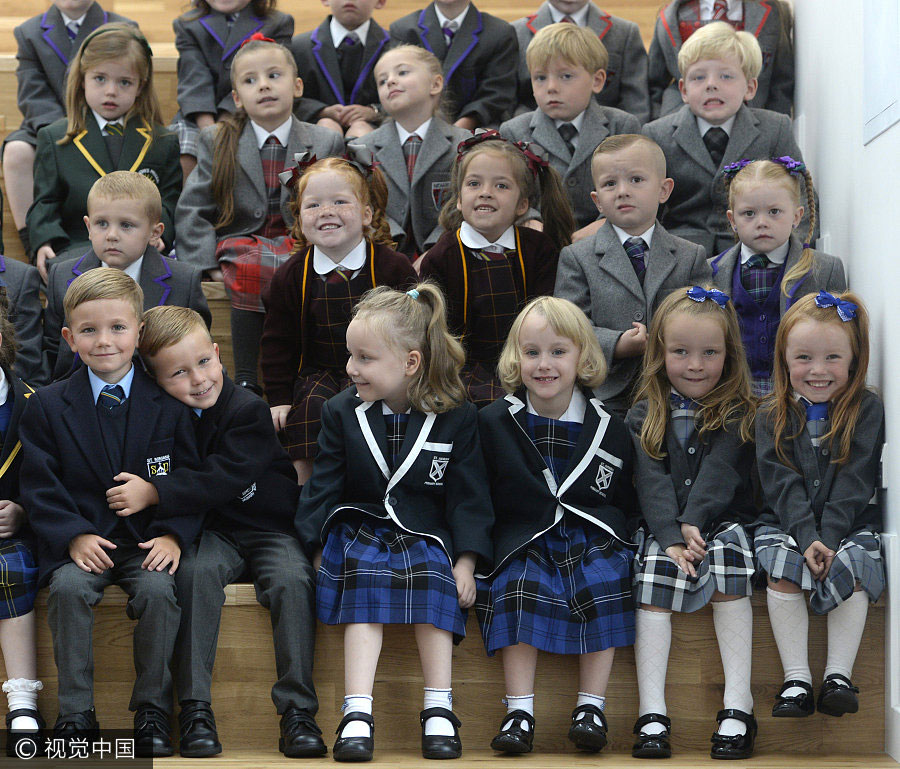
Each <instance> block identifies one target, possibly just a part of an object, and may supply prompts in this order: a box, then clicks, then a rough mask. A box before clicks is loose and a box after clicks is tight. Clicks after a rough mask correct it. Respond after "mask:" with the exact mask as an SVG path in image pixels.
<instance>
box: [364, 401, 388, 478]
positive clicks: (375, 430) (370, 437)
mask: <svg viewBox="0 0 900 769" xmlns="http://www.w3.org/2000/svg"><path fill="white" fill-rule="evenodd" d="M376 404H377V405H378V408H372V407H373V406H375V405H376ZM355 412H356V421H357V422H359V426H360V429H361V430H362V434H363V440H364V441H365V442H366V447H367V448H368V449H369V453H370V454H371V455H372V459H374V460H375V464H376V465H378V469H379V470H381V474H382V475H383V476H384V478H385V480H390V478H391V466H390V464H388V461H387V457H388V447H387V433H386V432H385V428H384V419H382V416H381V401H374V402H372V401H364V400H360V402H359V405H358V406H357V407H356V409H355Z"/></svg>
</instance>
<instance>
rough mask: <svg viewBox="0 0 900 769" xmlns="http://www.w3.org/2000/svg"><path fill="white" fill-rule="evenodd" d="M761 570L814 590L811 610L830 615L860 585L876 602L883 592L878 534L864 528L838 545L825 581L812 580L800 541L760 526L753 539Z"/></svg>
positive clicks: (810, 599)
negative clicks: (799, 545)
mask: <svg viewBox="0 0 900 769" xmlns="http://www.w3.org/2000/svg"><path fill="white" fill-rule="evenodd" d="M753 545H754V547H755V548H756V559H757V561H759V567H760V569H762V570H763V571H765V572H766V574H768V575H769V577H771V578H772V580H774V581H775V582H777V581H779V580H782V579H786V580H787V581H788V582H793V583H794V584H795V585H797V586H799V587H800V588H801V589H803V590H809V591H811V593H810V596H809V607H810V608H811V609H812V610H813V611H814V612H815V613H816V614H827V613H828V612H830V611H831V610H832V609H834V608H837V606H838V605H839V604H841V603H842V602H843V601H846V600H847V599H848V598H849V597H850V596H851V595H853V591H854V590H855V588H856V583H857V582H858V583H859V584H860V586H861V587H862V589H863V590H865V591H866V593H867V594H868V596H869V600H870V601H872V602H873V603H874V602H875V601H877V600H878V599H879V597H880V596H881V594H882V593H883V592H884V581H885V575H884V561H883V560H882V558H881V537H880V536H879V534H878V532H875V531H869V530H866V529H863V530H862V531H857V532H855V533H853V534H851V535H850V536H849V537H845V538H844V539H842V540H841V543H840V545H839V546H838V549H837V552H836V554H835V556H834V559H833V560H832V562H831V568H830V569H829V570H828V574H827V576H826V577H825V579H823V580H821V581H819V580H816V579H814V578H813V575H812V572H811V571H810V570H809V567H808V566H807V565H806V559H805V558H804V557H803V553H801V552H800V548H799V547H798V546H797V542H796V541H795V540H794V538H793V537H791V536H790V535H789V534H786V533H785V532H783V531H782V530H781V529H777V528H775V527H774V526H760V527H759V528H758V529H757V530H756V536H755V537H754V540H753Z"/></svg>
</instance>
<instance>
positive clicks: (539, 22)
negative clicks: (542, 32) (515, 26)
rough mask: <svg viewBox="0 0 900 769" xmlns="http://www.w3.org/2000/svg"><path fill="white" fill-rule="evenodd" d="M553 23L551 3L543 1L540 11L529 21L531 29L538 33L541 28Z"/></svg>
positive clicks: (533, 32)
mask: <svg viewBox="0 0 900 769" xmlns="http://www.w3.org/2000/svg"><path fill="white" fill-rule="evenodd" d="M552 23H553V14H552V13H550V3H543V4H542V5H541V7H540V8H538V12H537V13H536V14H535V15H534V18H533V19H532V20H531V22H530V23H529V25H528V26H529V29H531V32H532V34H535V35H536V34H537V31H538V30H539V29H543V28H544V27H546V26H547V25H549V24H552Z"/></svg>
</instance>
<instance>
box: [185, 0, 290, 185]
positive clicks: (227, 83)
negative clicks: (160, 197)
mask: <svg viewBox="0 0 900 769" xmlns="http://www.w3.org/2000/svg"><path fill="white" fill-rule="evenodd" d="M275 4H276V0H236V2H234V1H232V0H192V2H191V6H192V7H191V10H189V11H188V12H187V13H185V14H183V15H181V16H179V17H178V18H177V19H175V21H173V22H172V28H173V29H174V30H175V49H176V50H177V51H178V114H177V115H176V116H175V119H174V121H173V122H172V125H171V126H170V128H171V129H172V130H173V131H175V133H176V134H178V143H179V145H180V147H181V168H182V171H183V173H184V179H185V181H187V178H188V176H189V175H190V173H191V171H193V170H194V167H195V166H196V165H197V152H198V149H199V148H198V142H199V134H200V131H201V130H202V129H204V128H206V127H207V126H211V125H213V124H214V123H215V122H216V121H217V120H219V119H220V118H221V117H223V116H225V115H231V114H233V113H234V112H235V110H236V109H237V105H236V104H235V103H234V97H233V96H232V90H233V85H232V82H231V64H232V61H233V59H234V55H235V52H236V51H237V50H239V49H240V47H241V46H242V45H243V44H244V43H245V42H246V41H247V40H249V39H250V37H251V36H252V35H255V34H259V35H264V36H265V37H269V38H272V39H274V40H275V42H276V43H279V44H281V45H290V42H291V35H293V34H294V18H293V16H290V15H288V14H286V13H282V12H281V11H277V10H275Z"/></svg>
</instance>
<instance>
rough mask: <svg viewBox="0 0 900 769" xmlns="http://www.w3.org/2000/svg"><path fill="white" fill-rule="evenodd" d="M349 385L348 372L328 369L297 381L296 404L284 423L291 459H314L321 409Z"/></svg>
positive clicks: (285, 442)
mask: <svg viewBox="0 0 900 769" xmlns="http://www.w3.org/2000/svg"><path fill="white" fill-rule="evenodd" d="M349 386H350V377H348V376H347V372H346V371H344V370H343V369H341V370H340V371H332V370H330V369H325V370H322V371H315V372H313V373H312V374H310V375H309V376H300V377H297V379H296V380H294V403H293V405H292V406H291V410H290V411H289V412H288V415H287V419H286V420H285V423H284V448H285V449H287V453H288V454H289V455H290V457H291V459H292V460H294V459H315V456H316V452H317V450H318V438H319V430H320V429H321V427H322V407H323V406H324V405H325V401H327V400H328V399H329V398H333V397H334V396H335V395H337V394H338V393H339V392H341V391H343V390H346V389H347V388H348V387H349Z"/></svg>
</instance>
